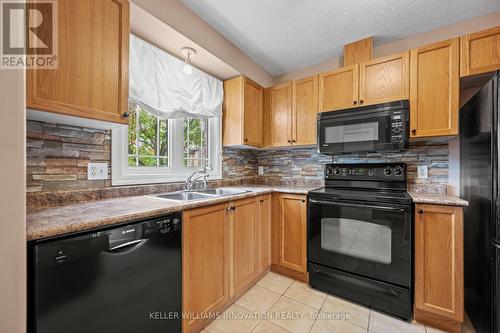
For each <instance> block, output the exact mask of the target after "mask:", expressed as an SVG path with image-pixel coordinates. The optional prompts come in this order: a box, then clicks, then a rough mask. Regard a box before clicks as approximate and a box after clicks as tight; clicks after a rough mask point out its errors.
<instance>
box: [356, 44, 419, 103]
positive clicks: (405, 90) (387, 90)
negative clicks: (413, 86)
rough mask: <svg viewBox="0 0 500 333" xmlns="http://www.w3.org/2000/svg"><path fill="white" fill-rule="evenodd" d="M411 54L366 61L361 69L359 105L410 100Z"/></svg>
mask: <svg viewBox="0 0 500 333" xmlns="http://www.w3.org/2000/svg"><path fill="white" fill-rule="evenodd" d="M409 72H410V54H409V52H403V53H399V54H394V55H390V56H387V57H383V58H378V59H374V60H370V61H365V62H363V63H361V64H360V67H359V104H360V105H370V104H378V103H385V102H391V101H398V100H402V99H408V98H409V86H410V75H409Z"/></svg>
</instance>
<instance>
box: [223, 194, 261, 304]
mask: <svg viewBox="0 0 500 333" xmlns="http://www.w3.org/2000/svg"><path fill="white" fill-rule="evenodd" d="M232 207H233V208H232V213H231V217H230V221H231V222H230V235H231V249H230V258H231V259H230V260H231V265H230V272H231V274H230V275H231V297H238V296H239V295H241V293H242V292H244V291H246V289H247V287H249V285H250V284H251V282H252V281H253V279H254V278H255V277H256V276H257V274H258V273H257V248H256V245H257V242H256V237H257V228H256V212H257V211H258V210H257V206H256V198H255V197H253V198H249V199H243V200H238V201H236V202H234V203H233V204H232Z"/></svg>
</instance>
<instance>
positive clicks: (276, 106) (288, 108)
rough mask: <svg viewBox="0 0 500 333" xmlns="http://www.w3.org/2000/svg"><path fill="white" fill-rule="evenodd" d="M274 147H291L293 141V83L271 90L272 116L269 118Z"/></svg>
mask: <svg viewBox="0 0 500 333" xmlns="http://www.w3.org/2000/svg"><path fill="white" fill-rule="evenodd" d="M269 118H270V119H269V132H270V142H269V145H270V146H272V147H280V146H289V145H290V144H291V141H292V139H291V138H292V83H285V84H282V85H279V86H276V87H273V88H272V89H271V115H270V117H269Z"/></svg>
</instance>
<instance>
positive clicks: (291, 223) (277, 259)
mask: <svg viewBox="0 0 500 333" xmlns="http://www.w3.org/2000/svg"><path fill="white" fill-rule="evenodd" d="M274 196H275V195H274V194H273V221H272V223H273V226H272V237H273V238H272V250H273V254H272V259H273V264H272V270H275V271H277V272H279V273H282V274H285V275H288V276H290V277H293V278H296V279H299V280H302V281H307V280H308V276H307V198H306V196H305V195H297V194H276V197H274Z"/></svg>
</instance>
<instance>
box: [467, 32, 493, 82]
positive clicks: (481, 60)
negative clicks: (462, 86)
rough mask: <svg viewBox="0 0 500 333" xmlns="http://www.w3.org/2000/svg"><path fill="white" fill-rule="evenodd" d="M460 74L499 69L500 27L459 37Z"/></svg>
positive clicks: (473, 73)
mask: <svg viewBox="0 0 500 333" xmlns="http://www.w3.org/2000/svg"><path fill="white" fill-rule="evenodd" d="M460 58H461V66H460V76H468V75H475V74H481V73H488V72H493V71H495V70H497V69H500V27H496V28H492V29H488V30H484V31H479V32H475V33H472V34H469V35H465V36H462V37H461V56H460Z"/></svg>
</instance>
